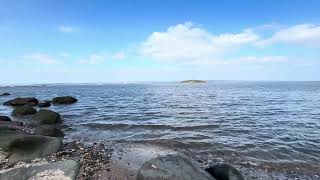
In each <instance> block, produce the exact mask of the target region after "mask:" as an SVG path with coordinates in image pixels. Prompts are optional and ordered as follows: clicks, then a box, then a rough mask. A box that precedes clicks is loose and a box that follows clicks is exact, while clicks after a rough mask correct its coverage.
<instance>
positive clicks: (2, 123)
mask: <svg viewBox="0 0 320 180" xmlns="http://www.w3.org/2000/svg"><path fill="white" fill-rule="evenodd" d="M22 125H23V123H22V122H18V121H0V126H1V127H16V126H22Z"/></svg>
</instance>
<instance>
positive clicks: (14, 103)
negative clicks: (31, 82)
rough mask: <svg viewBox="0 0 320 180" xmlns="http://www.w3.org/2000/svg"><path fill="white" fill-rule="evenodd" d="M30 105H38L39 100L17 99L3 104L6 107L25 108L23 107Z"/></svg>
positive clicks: (29, 98) (31, 98)
mask: <svg viewBox="0 0 320 180" xmlns="http://www.w3.org/2000/svg"><path fill="white" fill-rule="evenodd" d="M26 104H27V105H30V106H35V105H37V104H38V100H37V99H36V98H33V97H26V98H20V97H18V98H15V99H12V100H10V101H6V102H4V103H3V105H5V106H23V105H26Z"/></svg>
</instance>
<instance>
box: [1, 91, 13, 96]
mask: <svg viewBox="0 0 320 180" xmlns="http://www.w3.org/2000/svg"><path fill="white" fill-rule="evenodd" d="M10 95H11V94H10V93H7V92H5V93H2V94H0V96H10Z"/></svg>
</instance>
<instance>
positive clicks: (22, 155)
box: [7, 135, 62, 164]
mask: <svg viewBox="0 0 320 180" xmlns="http://www.w3.org/2000/svg"><path fill="white" fill-rule="evenodd" d="M61 148H62V141H61V139H59V138H55V137H47V136H39V135H23V136H20V137H17V138H14V139H13V140H12V141H11V142H10V143H9V145H8V147H7V149H8V153H9V156H8V157H7V158H8V160H9V163H10V164H13V163H16V162H20V161H30V160H33V159H35V158H40V157H43V156H47V155H50V154H53V153H55V152H58V151H59V150H60V149H61Z"/></svg>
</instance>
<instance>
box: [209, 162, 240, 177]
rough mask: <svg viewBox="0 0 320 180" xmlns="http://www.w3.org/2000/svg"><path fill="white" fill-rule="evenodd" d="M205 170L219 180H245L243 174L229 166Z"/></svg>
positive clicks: (216, 166)
mask: <svg viewBox="0 0 320 180" xmlns="http://www.w3.org/2000/svg"><path fill="white" fill-rule="evenodd" d="M205 170H206V171H207V172H208V173H209V174H211V175H212V176H213V177H215V178H216V179H217V180H244V178H243V177H242V175H241V173H240V172H239V171H238V170H237V169H236V168H234V167H232V166H230V165H228V164H221V165H215V166H212V167H209V168H206V169H205Z"/></svg>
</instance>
